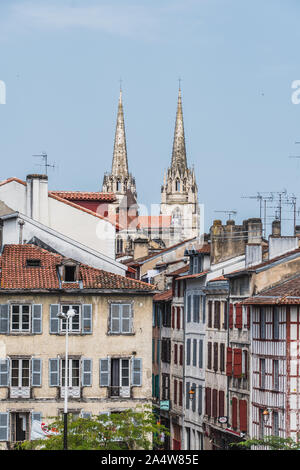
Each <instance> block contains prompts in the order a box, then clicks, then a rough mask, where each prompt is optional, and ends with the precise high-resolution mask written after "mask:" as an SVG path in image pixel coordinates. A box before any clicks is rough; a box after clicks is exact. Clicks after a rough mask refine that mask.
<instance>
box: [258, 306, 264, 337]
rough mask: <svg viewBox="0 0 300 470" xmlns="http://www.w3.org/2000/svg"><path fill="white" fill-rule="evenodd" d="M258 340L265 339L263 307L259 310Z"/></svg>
mask: <svg viewBox="0 0 300 470" xmlns="http://www.w3.org/2000/svg"><path fill="white" fill-rule="evenodd" d="M259 326H260V328H259V333H260V339H266V309H265V307H261V308H260V325H259Z"/></svg>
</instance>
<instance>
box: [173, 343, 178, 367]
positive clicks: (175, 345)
mask: <svg viewBox="0 0 300 470" xmlns="http://www.w3.org/2000/svg"><path fill="white" fill-rule="evenodd" d="M177 362H178V345H177V344H174V364H176V365H177Z"/></svg>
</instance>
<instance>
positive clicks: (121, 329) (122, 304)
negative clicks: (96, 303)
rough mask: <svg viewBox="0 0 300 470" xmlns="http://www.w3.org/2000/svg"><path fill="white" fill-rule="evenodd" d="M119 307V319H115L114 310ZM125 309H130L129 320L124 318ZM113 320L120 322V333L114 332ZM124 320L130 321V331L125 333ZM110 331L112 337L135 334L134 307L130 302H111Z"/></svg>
mask: <svg viewBox="0 0 300 470" xmlns="http://www.w3.org/2000/svg"><path fill="white" fill-rule="evenodd" d="M116 306H117V307H118V318H117V317H116V318H113V308H114V307H116ZM124 307H128V308H129V312H128V318H124V317H123V310H124ZM113 320H118V322H119V329H118V331H113V328H112V327H113ZM124 320H128V326H129V328H128V331H123V322H124ZM108 328H109V330H108V333H109V334H110V335H132V334H134V331H133V305H132V303H130V302H111V303H110V305H109V326H108Z"/></svg>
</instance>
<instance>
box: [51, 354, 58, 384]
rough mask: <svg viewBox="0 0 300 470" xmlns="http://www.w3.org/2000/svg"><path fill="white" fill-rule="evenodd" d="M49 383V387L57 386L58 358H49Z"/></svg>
mask: <svg viewBox="0 0 300 470" xmlns="http://www.w3.org/2000/svg"><path fill="white" fill-rule="evenodd" d="M49 384H50V387H58V386H59V359H58V358H55V359H49Z"/></svg>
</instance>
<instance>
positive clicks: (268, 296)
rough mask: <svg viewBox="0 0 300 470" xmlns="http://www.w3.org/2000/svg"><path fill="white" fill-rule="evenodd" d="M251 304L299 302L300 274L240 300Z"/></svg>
mask: <svg viewBox="0 0 300 470" xmlns="http://www.w3.org/2000/svg"><path fill="white" fill-rule="evenodd" d="M242 303H243V304H245V305H251V304H300V276H298V277H296V278H293V279H288V280H286V281H284V282H281V283H280V284H277V285H276V286H273V287H271V288H270V289H267V290H265V291H263V292H260V293H259V294H258V295H255V296H253V297H249V298H248V299H246V300H244V301H243V302H242Z"/></svg>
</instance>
